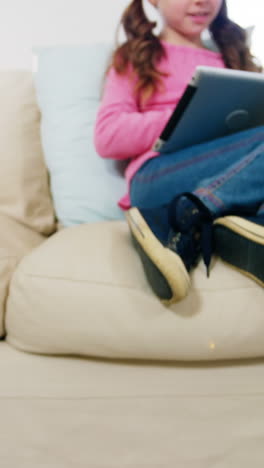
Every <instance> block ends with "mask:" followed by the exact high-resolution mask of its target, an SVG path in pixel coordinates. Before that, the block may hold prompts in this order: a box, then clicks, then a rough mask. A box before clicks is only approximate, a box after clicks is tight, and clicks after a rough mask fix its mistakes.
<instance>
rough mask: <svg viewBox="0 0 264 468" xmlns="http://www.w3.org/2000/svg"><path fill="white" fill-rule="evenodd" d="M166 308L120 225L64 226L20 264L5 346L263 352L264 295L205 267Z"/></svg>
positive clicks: (178, 356) (144, 352)
mask: <svg viewBox="0 0 264 468" xmlns="http://www.w3.org/2000/svg"><path fill="white" fill-rule="evenodd" d="M192 283H193V284H192V289H191V292H190V294H189V296H188V297H187V298H186V299H185V300H184V301H182V302H180V303H178V304H176V305H174V306H172V307H171V308H166V307H165V306H163V305H162V304H161V303H160V301H159V300H158V299H157V298H156V297H155V296H154V294H153V293H152V291H151V290H150V289H149V286H148V284H147V282H146V279H145V276H144V274H143V271H142V266H141V263H140V260H139V258H138V256H137V254H136V252H135V250H134V248H133V247H132V245H131V242H130V236H129V233H128V229H127V226H126V224H125V222H112V223H111V222H105V223H97V224H92V225H81V226H76V227H74V228H67V229H64V230H62V231H60V232H58V233H57V234H55V235H54V236H52V237H51V238H50V239H48V240H46V241H45V242H44V243H43V244H42V245H41V246H40V247H39V248H38V249H36V250H35V251H33V252H32V253H31V254H30V255H28V256H27V257H26V258H24V259H23V261H22V262H21V264H20V265H19V267H18V268H17V270H16V272H15V274H14V276H13V278H12V281H11V287H10V296H9V300H8V303H7V321H6V326H7V331H8V336H7V339H8V342H9V343H10V344H12V345H14V346H16V347H18V348H21V349H24V350H27V351H33V352H39V353H50V354H78V355H84V356H104V357H114V358H138V359H163V360H214V359H231V358H241V357H255V356H263V355H264V340H263V336H264V313H263V303H264V296H263V294H264V291H263V288H261V287H260V286H258V285H257V284H256V283H255V282H253V281H252V280H250V279H249V278H247V277H245V276H243V275H241V274H240V273H239V272H236V271H234V270H232V269H231V268H229V267H228V266H226V265H224V264H223V263H222V262H221V261H220V260H218V261H216V262H215V264H214V265H213V268H212V272H211V276H210V279H207V277H206V274H205V269H204V266H203V265H202V264H200V265H199V267H198V268H197V269H196V270H195V272H194V274H193V275H192Z"/></svg>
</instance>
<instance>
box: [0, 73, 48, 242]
mask: <svg viewBox="0 0 264 468" xmlns="http://www.w3.org/2000/svg"><path fill="white" fill-rule="evenodd" d="M0 102H1V110H0V162H1V187H0V213H5V214H7V215H9V216H11V217H12V218H14V219H16V220H17V221H20V222H21V223H23V224H24V225H26V226H28V227H30V228H32V229H33V230H35V231H36V232H39V233H42V234H50V233H51V232H53V231H54V229H55V217H54V210H53V205H52V200H51V195H50V191H49V185H48V172H47V169H46V166H45V163H44V159H43V153H42V148H41V141H40V131H39V121H40V114H39V111H38V107H37V103H36V96H35V90H34V85H33V79H32V74H31V73H30V72H29V71H1V72H0Z"/></svg>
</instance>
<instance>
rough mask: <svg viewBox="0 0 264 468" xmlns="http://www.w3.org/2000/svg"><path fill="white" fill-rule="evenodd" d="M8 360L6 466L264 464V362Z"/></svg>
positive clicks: (9, 352)
mask: <svg viewBox="0 0 264 468" xmlns="http://www.w3.org/2000/svg"><path fill="white" fill-rule="evenodd" d="M0 355H1V359H0V375H1V386H0V411H1V428H2V429H1V444H0V460H1V466H3V468H18V467H19V468H36V467H45V468H46V467H47V468H77V467H78V468H110V467H111V468H112V467H113V468H213V467H217V468H249V467H253V468H262V467H263V438H264V423H263V421H264V363H263V361H253V362H247V363H246V362H243V361H240V362H239V363H234V362H231V363H230V364H228V363H221V364H213V365H210V364H205V365H198V364H196V365H192V364H185V365H169V364H165V363H162V364H155V365H151V364H149V363H142V364H140V363H131V364H128V363H125V362H109V361H108V362H103V361H89V360H84V359H72V358H70V357H67V358H56V357H54V356H52V357H46V356H34V355H30V354H24V353H21V352H18V351H15V350H14V349H12V348H10V347H8V345H6V344H5V343H1V344H0Z"/></svg>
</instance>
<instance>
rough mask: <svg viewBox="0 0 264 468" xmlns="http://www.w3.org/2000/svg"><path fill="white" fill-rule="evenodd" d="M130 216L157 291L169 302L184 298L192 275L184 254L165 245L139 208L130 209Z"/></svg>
mask: <svg viewBox="0 0 264 468" xmlns="http://www.w3.org/2000/svg"><path fill="white" fill-rule="evenodd" d="M126 218H127V222H128V225H129V228H130V231H131V234H132V239H133V241H134V244H135V247H136V248H137V250H138V253H139V255H140V257H141V261H142V264H143V267H144V270H145V273H146V276H147V278H148V281H149V283H150V285H151V287H152V289H153V291H154V293H155V294H156V295H157V296H158V297H159V298H160V299H161V300H162V302H163V303H164V304H166V305H170V304H174V303H175V302H178V301H180V300H181V299H183V298H184V297H185V296H186V295H187V293H188V290H189V287H190V278H189V274H188V272H187V270H186V268H185V265H184V263H183V261H182V259H181V258H180V256H179V255H177V254H176V253H175V252H173V251H172V250H170V249H168V248H166V247H164V246H163V245H162V243H161V242H160V241H159V240H158V239H157V238H156V236H155V235H154V234H153V232H152V231H151V229H150V228H149V226H148V224H147V223H146V221H145V220H144V218H143V216H142V215H141V213H140V211H139V210H138V209H137V208H131V209H130V210H129V211H127V212H126Z"/></svg>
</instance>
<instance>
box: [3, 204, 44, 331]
mask: <svg viewBox="0 0 264 468" xmlns="http://www.w3.org/2000/svg"><path fill="white" fill-rule="evenodd" d="M0 226H1V229H0V337H3V336H4V335H5V326H4V315H5V306H6V299H7V295H8V289H9V282H10V279H11V277H12V274H13V272H14V270H15V268H16V266H17V264H18V263H19V261H20V260H21V258H22V257H23V256H24V255H25V254H27V253H28V252H29V251H30V250H32V249H33V248H34V247H36V246H38V245H39V244H41V242H43V240H44V237H43V236H42V235H40V234H39V233H36V232H34V231H32V230H31V229H30V228H28V227H27V226H23V225H22V224H21V223H19V222H17V221H16V220H14V219H13V218H10V217H8V216H6V215H3V214H1V213H0Z"/></svg>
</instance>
